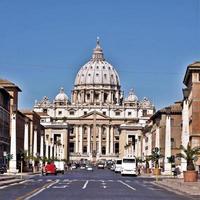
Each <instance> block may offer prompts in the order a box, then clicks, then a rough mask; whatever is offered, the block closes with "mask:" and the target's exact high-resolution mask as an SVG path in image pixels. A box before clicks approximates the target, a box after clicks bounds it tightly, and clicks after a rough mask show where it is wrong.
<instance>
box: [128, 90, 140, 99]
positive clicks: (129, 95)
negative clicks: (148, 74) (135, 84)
mask: <svg viewBox="0 0 200 200" xmlns="http://www.w3.org/2000/svg"><path fill="white" fill-rule="evenodd" d="M125 100H126V101H138V97H137V96H136V95H135V94H134V91H133V89H131V90H130V92H129V94H128V97H127V98H126V99H125Z"/></svg>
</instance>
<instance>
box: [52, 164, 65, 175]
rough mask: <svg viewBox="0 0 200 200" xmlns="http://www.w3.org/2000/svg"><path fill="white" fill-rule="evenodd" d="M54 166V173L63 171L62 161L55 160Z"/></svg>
mask: <svg viewBox="0 0 200 200" xmlns="http://www.w3.org/2000/svg"><path fill="white" fill-rule="evenodd" d="M54 164H55V166H56V173H62V174H64V173H65V162H63V161H55V162H54Z"/></svg>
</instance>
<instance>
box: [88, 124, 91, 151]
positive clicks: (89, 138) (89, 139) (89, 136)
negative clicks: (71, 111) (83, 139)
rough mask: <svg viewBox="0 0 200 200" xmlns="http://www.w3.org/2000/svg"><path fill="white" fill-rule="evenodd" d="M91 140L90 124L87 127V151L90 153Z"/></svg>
mask: <svg viewBox="0 0 200 200" xmlns="http://www.w3.org/2000/svg"><path fill="white" fill-rule="evenodd" d="M90 141H91V134H90V126H88V128H87V153H88V155H90V143H91V142H90Z"/></svg>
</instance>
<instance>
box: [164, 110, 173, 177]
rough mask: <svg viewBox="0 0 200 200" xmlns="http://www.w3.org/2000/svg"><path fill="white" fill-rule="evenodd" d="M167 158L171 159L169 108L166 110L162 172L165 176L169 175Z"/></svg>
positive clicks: (169, 167) (169, 169) (169, 165)
mask: <svg viewBox="0 0 200 200" xmlns="http://www.w3.org/2000/svg"><path fill="white" fill-rule="evenodd" d="M168 157H171V116H170V108H167V114H166V129H165V160H164V162H165V163H164V170H165V173H166V174H171V163H169V162H168Z"/></svg>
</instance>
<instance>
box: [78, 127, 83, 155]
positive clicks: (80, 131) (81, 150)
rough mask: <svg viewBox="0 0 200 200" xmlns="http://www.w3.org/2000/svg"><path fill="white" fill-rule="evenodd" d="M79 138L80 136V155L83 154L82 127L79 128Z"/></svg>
mask: <svg viewBox="0 0 200 200" xmlns="http://www.w3.org/2000/svg"><path fill="white" fill-rule="evenodd" d="M79 136H80V140H79V153H80V154H82V153H83V126H80V127H79Z"/></svg>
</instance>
